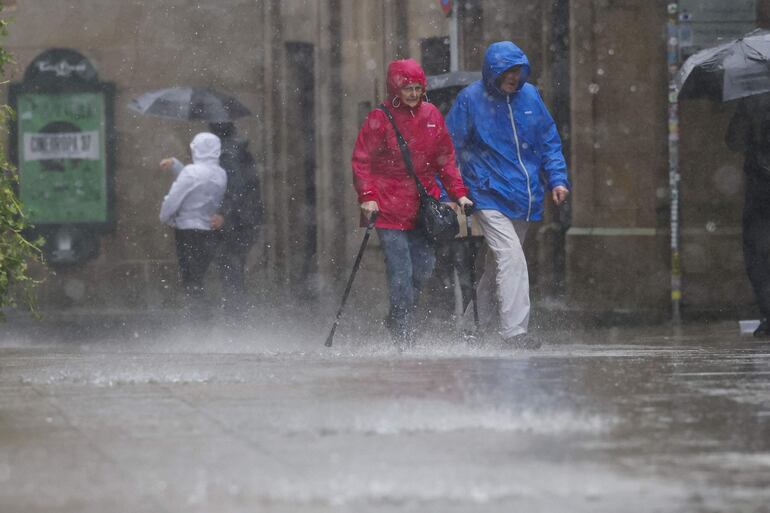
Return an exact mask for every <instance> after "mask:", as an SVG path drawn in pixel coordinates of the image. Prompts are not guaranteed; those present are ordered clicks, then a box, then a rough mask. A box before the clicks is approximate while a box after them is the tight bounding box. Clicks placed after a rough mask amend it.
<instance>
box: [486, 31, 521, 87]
mask: <svg viewBox="0 0 770 513" xmlns="http://www.w3.org/2000/svg"><path fill="white" fill-rule="evenodd" d="M514 66H521V76H520V80H519V90H521V88H522V87H523V86H524V84H525V83H526V82H527V80H528V79H529V59H527V56H526V54H525V53H524V52H523V51H522V50H521V48H519V47H518V46H516V45H515V44H513V43H511V42H510V41H500V42H499V43H492V44H491V45H489V48H487V51H486V53H484V67H483V69H482V71H481V75H482V77H483V80H484V85H486V87H487V89H488V90H489V91H490V92H493V93H496V94H500V95H504V93H503V92H502V91H501V90H500V88H498V87H497V79H498V78H500V75H502V74H503V73H504V72H506V71H507V70H509V69H511V68H512V67H514Z"/></svg>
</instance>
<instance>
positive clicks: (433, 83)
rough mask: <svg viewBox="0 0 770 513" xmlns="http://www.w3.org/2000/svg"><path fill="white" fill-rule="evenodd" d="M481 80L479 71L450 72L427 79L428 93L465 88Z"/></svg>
mask: <svg viewBox="0 0 770 513" xmlns="http://www.w3.org/2000/svg"><path fill="white" fill-rule="evenodd" d="M480 78H481V72H480V71H452V72H449V73H444V74H442V75H431V76H429V77H428V92H430V91H433V90H435V89H443V88H444V87H465V86H467V85H468V84H471V83H473V82H475V81H476V80H479V79H480Z"/></svg>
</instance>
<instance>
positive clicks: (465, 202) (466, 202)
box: [457, 196, 473, 212]
mask: <svg viewBox="0 0 770 513" xmlns="http://www.w3.org/2000/svg"><path fill="white" fill-rule="evenodd" d="M457 204H458V205H460V208H461V209H462V210H463V212H464V211H465V206H466V205H468V206H469V207H472V206H473V202H472V201H471V200H469V199H468V197H467V196H463V197H462V198H459V199H458V200H457Z"/></svg>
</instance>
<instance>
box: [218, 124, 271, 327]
mask: <svg viewBox="0 0 770 513" xmlns="http://www.w3.org/2000/svg"><path fill="white" fill-rule="evenodd" d="M209 129H210V130H211V133H213V134H215V135H216V136H218V137H219V139H220V140H221V141H222V153H221V155H220V157H219V165H220V166H221V167H222V168H223V169H224V170H225V172H226V173H227V191H226V192H225V197H224V200H223V202H222V206H221V208H220V209H219V210H218V211H217V213H216V214H215V215H214V216H213V217H212V220H211V227H212V228H213V229H215V230H221V237H222V242H221V244H220V247H219V251H218V252H217V255H216V258H215V261H214V265H215V266H216V268H217V269H218V272H219V276H220V278H221V282H222V301H223V308H224V309H225V311H227V312H228V313H233V314H237V313H243V312H244V311H245V310H246V309H248V307H249V306H250V305H251V304H252V301H251V299H250V298H249V296H248V295H247V294H246V276H245V268H246V257H247V256H248V253H249V250H250V249H251V247H252V246H253V245H254V243H255V242H256V241H257V238H258V236H259V228H260V225H261V224H262V220H263V215H264V204H263V202H262V192H261V188H260V181H259V177H258V176H257V166H256V163H255V161H254V157H253V155H252V154H251V152H249V150H248V144H249V143H248V141H246V140H245V139H242V138H240V137H238V135H237V132H236V128H235V125H234V124H233V123H231V122H223V123H210V124H209Z"/></svg>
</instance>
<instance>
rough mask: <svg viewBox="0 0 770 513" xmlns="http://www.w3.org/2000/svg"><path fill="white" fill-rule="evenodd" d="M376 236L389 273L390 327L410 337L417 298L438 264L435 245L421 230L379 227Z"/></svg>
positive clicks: (391, 329)
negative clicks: (432, 244)
mask: <svg viewBox="0 0 770 513" xmlns="http://www.w3.org/2000/svg"><path fill="white" fill-rule="evenodd" d="M377 235H378V236H379V238H380V244H381V245H382V249H383V252H384V253H385V269H386V272H387V276H388V296H389V299H390V313H389V315H388V327H389V328H390V331H391V333H392V334H393V335H394V337H396V338H397V339H411V338H412V337H413V335H414V326H413V317H414V309H415V307H416V306H417V299H418V297H419V293H420V290H421V289H422V288H423V286H424V285H425V282H427V281H428V278H430V276H431V274H432V273H433V266H434V265H435V263H436V257H435V255H434V253H433V247H431V245H430V242H428V240H427V239H426V238H425V236H424V235H423V234H422V232H421V231H420V230H388V229H384V228H377Z"/></svg>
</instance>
